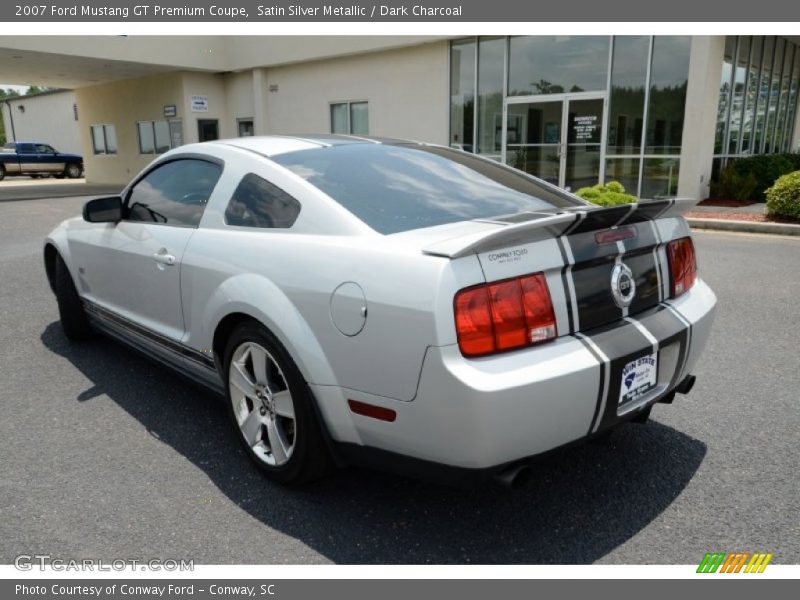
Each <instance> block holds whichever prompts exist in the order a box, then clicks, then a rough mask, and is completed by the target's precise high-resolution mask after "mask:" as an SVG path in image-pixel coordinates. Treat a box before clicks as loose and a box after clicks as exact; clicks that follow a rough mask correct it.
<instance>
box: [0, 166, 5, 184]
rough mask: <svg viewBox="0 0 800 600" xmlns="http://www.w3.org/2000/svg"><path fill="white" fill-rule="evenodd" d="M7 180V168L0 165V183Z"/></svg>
mask: <svg viewBox="0 0 800 600" xmlns="http://www.w3.org/2000/svg"><path fill="white" fill-rule="evenodd" d="M5 178H6V167H5V165H0V181H3V179H5Z"/></svg>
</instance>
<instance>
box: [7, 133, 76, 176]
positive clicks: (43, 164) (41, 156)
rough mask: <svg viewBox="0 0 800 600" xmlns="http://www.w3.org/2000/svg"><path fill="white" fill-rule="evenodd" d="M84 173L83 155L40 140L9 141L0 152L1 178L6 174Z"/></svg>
mask: <svg viewBox="0 0 800 600" xmlns="http://www.w3.org/2000/svg"><path fill="white" fill-rule="evenodd" d="M82 174H83V157H81V156H78V155H77V154H67V153H65V152H59V151H58V150H56V149H55V148H53V147H52V146H50V145H48V144H40V143H38V142H9V143H7V144H5V145H4V146H3V149H2V151H1V152H0V180H3V179H5V177H6V175H30V176H31V177H43V176H44V177H47V176H50V175H52V176H54V177H58V178H61V177H69V178H70V179H77V178H78V177H80V176H81V175H82Z"/></svg>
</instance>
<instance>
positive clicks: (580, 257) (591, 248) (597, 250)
mask: <svg viewBox="0 0 800 600" xmlns="http://www.w3.org/2000/svg"><path fill="white" fill-rule="evenodd" d="M595 233H596V232H594V231H589V232H585V233H577V234H573V235H571V236H569V247H570V249H572V256H573V257H574V259H575V262H576V263H583V262H588V261H592V260H597V259H598V258H600V259H602V258H607V257H609V256H616V255H617V254H618V250H617V244H616V243H608V244H598V243H597V239H596V238H595Z"/></svg>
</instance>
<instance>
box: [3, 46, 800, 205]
mask: <svg viewBox="0 0 800 600" xmlns="http://www.w3.org/2000/svg"><path fill="white" fill-rule="evenodd" d="M799 46H800V37H792V36H785V37H784V36H727V37H725V36H666V35H665V36H660V35H657V36H649V35H641V36H512V37H508V36H505V37H503V36H493V37H468V38H452V37H430V36H426V37H422V36H341V37H325V36H285V37H281V36H278V37H276V36H263V37H250V36H232V37H215V36H180V37H123V36H114V37H103V36H89V37H73V36H47V37H32V36H4V37H2V38H0V81H2V82H4V83H6V84H30V85H33V84H35V85H46V86H54V87H58V88H68V89H72V90H74V98H75V101H74V106H70V112H69V114H67V115H65V116H64V121H65V122H66V121H69V120H70V119H73V121H74V120H75V119H77V122H76V124H77V129H78V135H79V138H80V143H81V146H82V149H83V155H84V157H85V164H86V176H87V180H89V181H91V182H94V183H124V182H127V181H128V180H129V179H130V178H131V177H132V176H133V175H135V173H136V172H138V171H139V170H140V169H141V168H143V167H144V166H145V165H146V164H147V163H148V162H149V161H151V160H152V159H153V158H155V157H156V156H157V155H159V154H161V153H163V152H166V151H167V150H169V149H170V148H174V147H176V146H180V145H182V144H186V143H190V142H197V141H205V140H213V139H217V138H227V137H236V136H248V135H262V134H303V133H312V132H314V133H320V132H322V133H324V132H331V133H349V134H353V135H371V136H381V137H396V138H407V139H414V140H420V141H425V142H431V143H436V144H446V145H450V146H453V147H457V148H461V149H463V150H465V151H467V152H475V153H477V154H481V155H484V156H487V157H490V158H492V159H494V160H499V161H503V162H506V163H508V164H510V165H513V166H515V167H517V168H521V169H524V170H526V171H528V172H529V173H532V174H534V175H537V176H539V177H542V178H544V179H547V180H548V181H551V182H553V183H555V184H557V185H560V186H562V187H565V188H569V189H573V190H574V189H577V188H579V187H582V186H585V185H592V184H594V183H597V182H598V181H599V182H603V181H606V182H607V181H611V180H615V181H619V182H621V183H622V184H623V185H624V186H625V188H626V189H627V190H628V191H629V192H631V193H635V194H636V195H638V196H640V197H647V198H652V197H663V196H675V195H678V196H689V197H695V198H702V197H706V196H707V194H708V183H709V179H710V178H711V177H712V174H713V173H715V172H716V171H718V170H719V169H720V168H721V166H722V165H724V163H725V162H726V161H728V160H730V159H731V158H734V157H737V156H745V155H751V154H762V153H777V152H787V151H793V152H796V151H799V150H800V111H798V87H799V86H800V49H799V48H798V47H799ZM13 110H15V109H14V108H13V106H11V105H5V106H4V107H3V116H4V119H6V131H7V132H8V131H9V126H8V119H9V117H10V116H11V115H9V112H11V111H13ZM17 110H18V109H17ZM26 110H28V111H31V110H34V107H33V104H32V103H27V105H26ZM34 116H35V115H31V114H28V115H27V117H28V119H29V120H33V119H32V117H34ZM38 122H40V123H41V124H42V125H41V128H40V131H38V132H36V135H37V137H38V138H40V139H39V141H43V142H47V141H48V139H49V138H51V137H52V138H55V136H57V135H58V132H57V128H58V123H59V121H58V120H54V119H53V118H52V115H50V116H49V117H48V119H41V120H39V121H38ZM45 123H46V125H45ZM67 124H68V125H70V126H74V125H75V123H72V124H69V123H67ZM26 135H34V133H32V132H29V131H26Z"/></svg>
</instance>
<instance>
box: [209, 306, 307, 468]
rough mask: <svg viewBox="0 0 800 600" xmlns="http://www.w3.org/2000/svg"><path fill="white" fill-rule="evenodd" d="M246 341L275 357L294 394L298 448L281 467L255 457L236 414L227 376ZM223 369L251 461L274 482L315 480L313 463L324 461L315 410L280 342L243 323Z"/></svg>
mask: <svg viewBox="0 0 800 600" xmlns="http://www.w3.org/2000/svg"><path fill="white" fill-rule="evenodd" d="M246 342H255V343H257V344H259V345H260V346H262V347H263V348H264V349H266V350H267V352H269V353H270V354H271V355H272V357H273V358H274V359H275V360H276V362H277V363H278V366H279V367H280V369H281V371H282V372H283V376H284V378H285V379H286V383H287V385H288V386H289V390H290V392H291V395H292V402H293V404H294V412H295V445H294V450H293V451H292V456H291V457H289V460H288V461H287V462H286V464H284V465H281V466H272V465H268V464H266V463H265V462H263V461H262V460H260V459H259V458H258V457H257V456H256V455H255V453H254V452H253V450H252V448H250V446H249V444H248V443H247V441H246V440H245V439H244V435H243V434H242V431H241V429H240V428H239V424H238V422H237V420H236V414H235V413H234V409H233V402H232V400H231V393H230V385H229V383H228V373H229V370H230V364H231V358H232V357H233V353H234V351H235V350H236V348H238V347H239V346H241V345H242V344H244V343H246ZM223 368H224V372H223V384H224V386H225V399H226V402H227V406H228V414H229V416H230V418H231V421H232V422H233V425H234V427H235V429H236V435H237V437H238V439H239V442H240V443H241V444H242V447H243V448H244V450H245V452H246V453H247V455H248V456H249V457H250V459H251V460H252V461H253V462H254V463H255V464H256V465H257V466H258V467H259V468H260V469H261V470H262V471H264V472H265V473H266V474H267V475H268V476H269V477H270V478H271V479H274V480H275V481H278V482H280V483H301V482H303V481H305V480H307V479H310V478H312V477H307V476H306V473H308V472H309V471H312V470H314V465H312V464H310V463H311V462H313V461H318V460H320V458H321V457H320V456H319V448H320V447H321V437H320V433H319V425H318V423H317V419H316V415H315V412H314V408H313V406H312V404H311V403H312V402H313V399H312V397H311V392H310V390H309V389H308V385H307V384H306V382H305V379H304V378H303V376H302V374H301V373H300V370H299V369H298V368H297V365H296V364H295V362H294V360H292V358H291V356H290V355H289V353H288V352H287V351H286V349H285V348H284V347H283V345H282V344H281V343H280V341H279V340H278V339H277V338H276V337H275V336H274V335H273V334H272V333H271V332H270V331H269V330H267V329H266V328H265V327H264V326H262V325H260V324H259V323H256V322H247V323H244V324H242V325H240V326H239V327H237V328H236V329H235V330H234V332H233V333H232V334H231V336H230V338H229V339H228V343H227V344H226V346H225V356H224V360H223Z"/></svg>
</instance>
